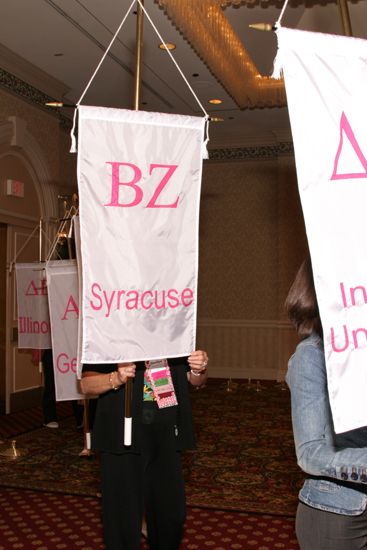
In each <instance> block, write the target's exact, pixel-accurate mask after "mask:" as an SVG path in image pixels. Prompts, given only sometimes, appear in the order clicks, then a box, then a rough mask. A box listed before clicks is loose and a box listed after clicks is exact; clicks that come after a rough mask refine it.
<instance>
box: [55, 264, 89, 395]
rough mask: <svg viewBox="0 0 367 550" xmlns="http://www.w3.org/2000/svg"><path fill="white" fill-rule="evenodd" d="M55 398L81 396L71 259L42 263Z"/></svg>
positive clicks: (75, 281) (74, 275)
mask: <svg viewBox="0 0 367 550" xmlns="http://www.w3.org/2000/svg"><path fill="white" fill-rule="evenodd" d="M46 273H47V287H48V297H49V308H50V319H51V335H52V354H53V363H54V373H55V391H56V400H57V401H65V400H72V399H84V396H83V395H82V394H80V393H79V388H78V381H77V376H76V373H77V369H78V363H77V348H78V319H79V293H78V273H77V265H76V261H75V260H56V261H52V262H48V263H47V264H46Z"/></svg>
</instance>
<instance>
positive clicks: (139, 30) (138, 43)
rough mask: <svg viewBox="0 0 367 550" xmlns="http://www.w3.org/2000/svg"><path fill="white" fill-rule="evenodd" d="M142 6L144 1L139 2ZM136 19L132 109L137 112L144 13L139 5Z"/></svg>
mask: <svg viewBox="0 0 367 550" xmlns="http://www.w3.org/2000/svg"><path fill="white" fill-rule="evenodd" d="M140 1H141V3H142V5H143V6H144V0H140ZM137 8H138V9H137V17H136V54H135V87H134V109H135V111H139V107H140V92H141V72H142V70H141V69H142V64H143V31H144V12H143V9H142V7H141V5H140V4H139V3H138V5H137Z"/></svg>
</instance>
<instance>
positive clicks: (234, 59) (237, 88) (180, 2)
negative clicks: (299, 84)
mask: <svg viewBox="0 0 367 550" xmlns="http://www.w3.org/2000/svg"><path fill="white" fill-rule="evenodd" d="M156 1H158V3H159V5H160V6H161V7H162V8H163V9H164V10H165V12H166V13H167V15H168V17H169V18H170V19H172V21H173V22H174V24H175V25H176V27H177V28H178V29H179V30H180V31H181V32H182V33H183V35H184V37H185V38H186V39H187V40H188V41H189V42H190V44H191V46H192V47H193V48H194V50H195V51H196V53H197V54H198V55H199V57H200V58H201V59H202V60H203V61H204V62H205V63H206V64H207V66H208V67H209V69H210V70H211V72H212V73H213V74H214V76H215V77H216V78H217V79H218V80H219V82H221V84H222V85H223V86H224V88H225V89H226V90H227V92H228V93H229V94H230V95H231V96H232V98H233V99H234V101H235V102H236V103H237V105H238V106H239V107H240V108H242V109H245V108H250V109H251V108H258V107H283V106H284V105H285V104H286V98H285V89H284V83H283V80H275V79H273V78H271V77H269V76H262V75H261V74H259V72H258V70H257V68H256V66H255V64H254V62H253V61H252V59H251V57H250V55H249V53H248V52H247V50H246V48H245V47H244V45H243V43H242V42H241V40H240V38H239V37H238V35H237V34H236V32H235V31H234V29H233V27H232V26H231V24H230V22H229V21H228V19H227V18H226V16H225V14H224V12H223V9H222V8H223V7H225V6H228V5H230V4H231V5H240V4H243V0H156ZM253 1H254V0H247V2H246V3H249V4H251V3H253Z"/></svg>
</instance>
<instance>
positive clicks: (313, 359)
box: [288, 333, 325, 379]
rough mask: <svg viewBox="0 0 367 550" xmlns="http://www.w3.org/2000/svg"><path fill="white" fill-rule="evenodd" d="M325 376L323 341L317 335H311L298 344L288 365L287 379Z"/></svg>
mask: <svg viewBox="0 0 367 550" xmlns="http://www.w3.org/2000/svg"><path fill="white" fill-rule="evenodd" d="M316 372H318V373H319V374H318V376H322V377H324V375H325V357H324V345H323V341H322V339H321V338H320V336H319V335H318V334H315V333H312V334H311V335H310V336H308V337H307V338H304V339H303V340H301V342H299V344H298V346H297V347H296V350H295V352H294V354H293V355H292V357H291V358H290V360H289V364H288V378H290V377H291V376H292V375H293V376H296V378H297V379H298V378H299V377H300V376H301V377H302V378H308V377H311V378H314V377H315V375H316Z"/></svg>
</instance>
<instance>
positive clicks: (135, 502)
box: [101, 415, 186, 550]
mask: <svg viewBox="0 0 367 550" xmlns="http://www.w3.org/2000/svg"><path fill="white" fill-rule="evenodd" d="M157 416H158V417H159V415H157ZM142 429H143V437H142V440H143V445H142V450H141V451H142V452H141V454H140V455H137V454H133V453H126V454H120V455H117V454H112V453H106V452H102V453H101V481H102V515H103V528H104V539H105V544H106V548H107V549H108V550H140V548H141V526H142V519H143V514H145V517H146V520H147V527H148V540H149V545H150V550H177V549H178V548H179V547H180V542H181V538H182V532H183V525H184V522H185V516H186V506H185V492H184V481H183V476H182V468H181V459H180V454H179V453H178V452H177V451H176V449H175V431H174V425H173V424H171V423H168V424H167V423H165V422H159V420H154V422H153V423H151V424H144V425H143V426H142Z"/></svg>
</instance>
